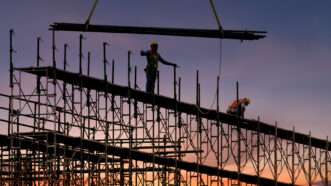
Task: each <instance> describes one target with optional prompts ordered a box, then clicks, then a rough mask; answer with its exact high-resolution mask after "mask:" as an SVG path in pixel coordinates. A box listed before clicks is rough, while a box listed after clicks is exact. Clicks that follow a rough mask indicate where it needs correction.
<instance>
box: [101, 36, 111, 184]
mask: <svg viewBox="0 0 331 186" xmlns="http://www.w3.org/2000/svg"><path fill="white" fill-rule="evenodd" d="M107 45H108V43H106V42H103V72H104V74H103V76H104V81H105V85H106V90H105V92H104V99H105V121H106V129H105V144H106V149H105V157H106V162H105V166H106V172H105V180H106V185H109V183H110V182H109V166H108V144H109V122H108V87H107V81H108V76H107V63H108V60H107Z"/></svg>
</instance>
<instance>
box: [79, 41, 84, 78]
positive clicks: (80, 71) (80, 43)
mask: <svg viewBox="0 0 331 186" xmlns="http://www.w3.org/2000/svg"><path fill="white" fill-rule="evenodd" d="M83 38H84V36H83V34H79V74H80V75H82V73H83V67H82V60H83Z"/></svg>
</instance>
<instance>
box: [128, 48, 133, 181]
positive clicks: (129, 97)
mask: <svg viewBox="0 0 331 186" xmlns="http://www.w3.org/2000/svg"><path fill="white" fill-rule="evenodd" d="M128 87H129V88H128V107H129V149H130V151H129V186H132V165H133V164H132V155H131V151H132V148H133V147H132V143H133V141H132V140H133V128H132V125H131V91H130V90H131V51H130V50H129V51H128Z"/></svg>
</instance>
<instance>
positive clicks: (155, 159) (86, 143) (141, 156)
mask: <svg viewBox="0 0 331 186" xmlns="http://www.w3.org/2000/svg"><path fill="white" fill-rule="evenodd" d="M42 134H44V135H42ZM39 137H41V138H40V139H41V140H44V139H48V142H50V143H55V144H56V143H63V144H65V145H69V146H72V147H80V148H82V149H86V150H88V151H91V152H94V151H97V152H103V153H106V154H108V155H113V156H117V157H120V158H122V159H130V158H132V159H134V160H138V161H143V162H147V163H156V164H159V165H166V166H169V167H177V168H179V169H181V170H185V171H189V172H195V171H197V167H199V173H202V174H207V175H209V176H221V177H224V178H230V179H234V180H237V179H239V180H240V181H242V182H245V183H248V184H256V183H257V181H258V177H257V176H253V175H248V174H243V173H241V174H240V175H238V173H237V172H234V171H228V170H224V169H218V168H217V167H212V166H208V165H200V164H197V163H193V162H187V161H182V160H176V159H172V158H166V157H159V156H156V155H155V154H151V153H147V152H141V151H135V150H130V149H129V148H124V147H116V146H110V145H108V146H106V145H105V144H104V143H100V142H96V141H92V140H87V139H81V138H78V137H71V136H65V135H62V134H59V133H53V132H43V133H40V135H39ZM52 140H56V141H52ZM130 155H131V157H130ZM259 180H260V185H263V186H267V185H274V184H275V183H276V182H275V181H274V180H272V179H268V178H261V177H260V178H259ZM277 185H278V186H289V185H292V184H288V183H283V182H277Z"/></svg>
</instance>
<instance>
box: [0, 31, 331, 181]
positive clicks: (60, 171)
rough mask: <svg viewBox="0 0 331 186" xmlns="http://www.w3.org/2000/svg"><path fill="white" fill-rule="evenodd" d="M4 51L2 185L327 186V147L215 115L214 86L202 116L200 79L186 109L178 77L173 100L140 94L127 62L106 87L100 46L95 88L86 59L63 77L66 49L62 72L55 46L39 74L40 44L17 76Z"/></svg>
mask: <svg viewBox="0 0 331 186" xmlns="http://www.w3.org/2000/svg"><path fill="white" fill-rule="evenodd" d="M11 33H12V32H11ZM80 38H81V39H82V36H80ZM53 39H54V38H53ZM10 41H11V42H10V44H11V45H10V94H8V95H7V94H0V99H1V103H2V105H1V107H0V123H1V124H2V125H3V126H7V131H6V132H3V133H4V134H2V135H0V153H1V158H0V167H1V169H0V171H1V175H0V185H120V186H124V185H176V186H178V185H200V186H202V185H215V186H221V185H229V186H234V185H237V186H238V185H263V186H264V185H265V186H269V185H299V184H304V185H313V184H314V183H315V182H317V181H319V182H321V183H323V184H324V185H328V184H329V183H330V181H329V179H330V176H331V169H330V166H331V144H330V142H329V141H328V140H327V139H326V140H322V139H318V138H314V137H312V136H311V135H310V134H309V135H306V134H301V133H297V132H295V130H292V131H291V130H286V129H281V128H278V127H277V125H270V124H267V123H264V122H262V121H260V120H259V119H256V120H248V119H243V118H239V117H236V116H232V115H228V114H225V113H222V112H220V110H219V101H218V100H219V99H218V94H219V87H218V84H219V83H218V82H217V85H216V86H217V101H216V109H215V110H213V109H207V108H203V107H201V106H200V103H201V100H200V83H199V73H198V72H197V80H196V82H195V84H196V103H185V102H183V101H181V100H182V94H181V80H180V78H177V74H176V71H175V70H174V79H173V96H172V97H168V96H163V95H161V94H160V90H159V88H157V92H156V93H155V94H149V93H146V92H144V91H141V90H139V89H138V86H137V81H136V80H137V70H136V69H137V68H136V67H134V73H132V67H131V59H130V52H129V53H128V66H127V69H128V74H127V75H128V83H127V85H125V86H121V85H118V84H116V82H115V75H116V74H115V71H114V67H115V63H114V62H113V63H112V73H111V76H110V77H111V78H108V73H107V70H106V69H107V68H106V62H107V55H106V47H105V46H106V45H105V44H104V55H103V57H104V60H103V61H104V69H103V70H104V74H103V76H104V78H103V79H100V78H95V77H92V76H91V74H90V65H89V64H90V61H89V60H88V67H87V73H86V74H84V73H83V71H82V56H83V55H82V50H80V54H79V56H80V59H79V61H80V65H79V71H78V73H76V72H70V71H68V70H67V69H66V63H67V57H66V53H67V52H66V47H64V48H65V52H64V55H65V56H64V61H63V62H64V65H63V66H64V68H63V69H60V68H59V64H57V63H56V59H55V55H54V53H55V48H56V47H55V44H53V46H54V47H53V62H52V64H53V65H52V66H50V67H40V63H39V62H40V56H39V42H38V45H37V46H38V50H37V51H38V53H37V65H36V66H35V67H27V68H15V67H14V63H13V51H14V49H13V41H12V34H11V36H10ZM38 41H40V40H39V39H38ZM81 41H82V40H80V48H81V47H82V43H81ZM88 59H89V58H88ZM132 76H133V78H131V77H132ZM131 79H134V81H133V82H132V81H131ZM217 80H218V81H219V78H218V79H217ZM158 85H159V83H158ZM157 87H159V86H157Z"/></svg>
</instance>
